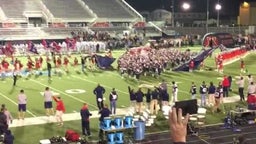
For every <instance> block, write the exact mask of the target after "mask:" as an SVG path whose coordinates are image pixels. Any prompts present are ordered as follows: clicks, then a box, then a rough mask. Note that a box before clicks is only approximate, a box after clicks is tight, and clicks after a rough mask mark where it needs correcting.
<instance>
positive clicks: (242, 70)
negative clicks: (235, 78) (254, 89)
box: [240, 59, 245, 73]
mask: <svg viewBox="0 0 256 144" xmlns="http://www.w3.org/2000/svg"><path fill="white" fill-rule="evenodd" d="M240 72H241V73H245V63H244V61H243V60H242V59H241V61H240Z"/></svg>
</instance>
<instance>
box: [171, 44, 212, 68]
mask: <svg viewBox="0 0 256 144" xmlns="http://www.w3.org/2000/svg"><path fill="white" fill-rule="evenodd" d="M215 49H216V48H208V49H206V50H202V51H201V52H200V53H199V54H198V55H196V56H195V57H194V58H193V60H194V65H195V66H194V69H197V68H198V67H199V66H200V64H201V62H202V61H204V59H206V58H207V57H208V56H209V55H211V54H212V52H213V51H214V50H215ZM190 62H191V60H189V61H187V62H185V63H184V64H181V65H179V66H177V67H175V68H173V71H189V63H190Z"/></svg>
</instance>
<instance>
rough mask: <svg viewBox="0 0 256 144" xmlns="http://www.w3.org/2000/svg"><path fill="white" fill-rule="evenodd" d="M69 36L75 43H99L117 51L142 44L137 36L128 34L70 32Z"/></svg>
mask: <svg viewBox="0 0 256 144" xmlns="http://www.w3.org/2000/svg"><path fill="white" fill-rule="evenodd" d="M71 35H72V37H73V38H74V39H76V40H77V41H101V42H105V43H106V48H107V49H117V48H124V47H132V46H138V45H141V44H142V40H143V38H142V37H140V36H138V35H134V36H132V35H130V34H129V33H123V34H122V36H118V34H117V33H116V34H115V36H111V34H110V33H109V32H107V31H92V30H89V29H88V30H87V31H78V32H71Z"/></svg>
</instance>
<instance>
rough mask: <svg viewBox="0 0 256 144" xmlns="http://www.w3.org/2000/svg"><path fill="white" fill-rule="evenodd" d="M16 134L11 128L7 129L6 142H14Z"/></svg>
mask: <svg viewBox="0 0 256 144" xmlns="http://www.w3.org/2000/svg"><path fill="white" fill-rule="evenodd" d="M13 140H14V136H13V135H12V132H11V131H10V130H7V131H6V132H5V134H4V144H13Z"/></svg>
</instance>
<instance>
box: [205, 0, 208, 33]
mask: <svg viewBox="0 0 256 144" xmlns="http://www.w3.org/2000/svg"><path fill="white" fill-rule="evenodd" d="M208 21H209V0H207V4H206V25H205V26H206V32H207V33H208V31H209V30H208Z"/></svg>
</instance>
